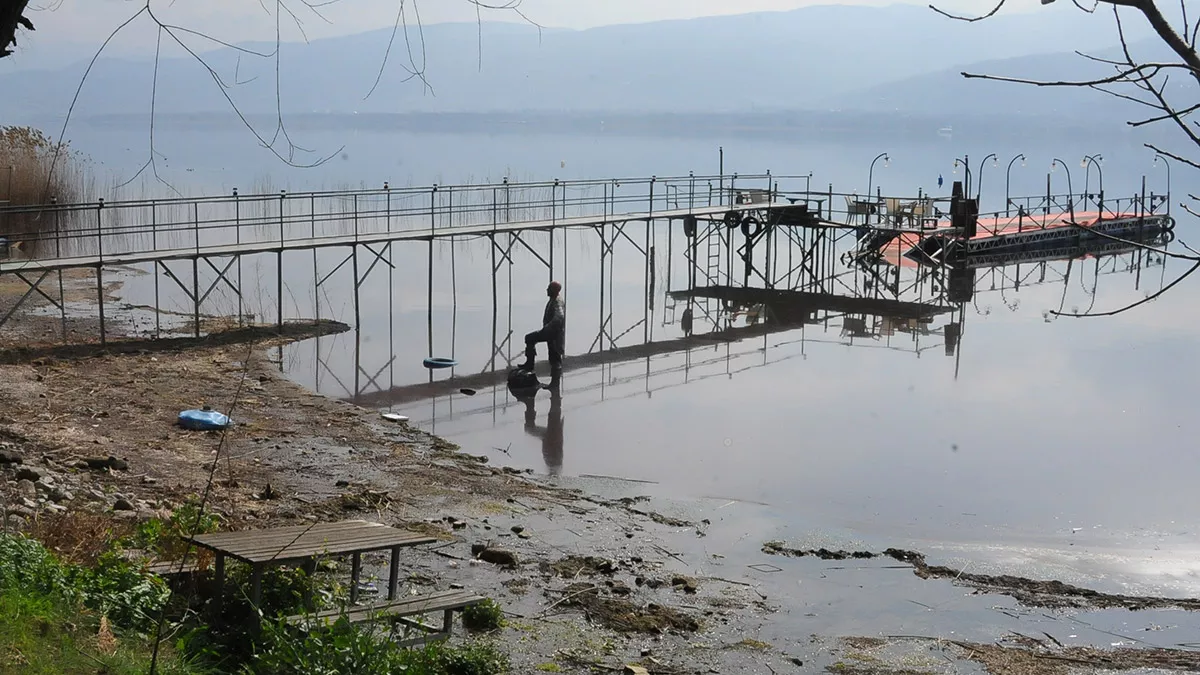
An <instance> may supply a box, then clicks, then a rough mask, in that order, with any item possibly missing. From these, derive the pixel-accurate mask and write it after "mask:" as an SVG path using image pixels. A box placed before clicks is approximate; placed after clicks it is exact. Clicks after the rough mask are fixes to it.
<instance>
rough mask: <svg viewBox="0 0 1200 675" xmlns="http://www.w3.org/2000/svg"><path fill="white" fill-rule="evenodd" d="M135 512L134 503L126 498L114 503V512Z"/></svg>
mask: <svg viewBox="0 0 1200 675" xmlns="http://www.w3.org/2000/svg"><path fill="white" fill-rule="evenodd" d="M133 510H134V506H133V503H132V502H130V501H129V500H128V499H126V498H124V497H121V498H119V499H117V501H115V502H113V511H133Z"/></svg>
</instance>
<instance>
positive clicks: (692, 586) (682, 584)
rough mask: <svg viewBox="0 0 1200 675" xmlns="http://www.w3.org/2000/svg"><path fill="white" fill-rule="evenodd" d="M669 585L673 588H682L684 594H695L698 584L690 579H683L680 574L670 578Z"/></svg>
mask: <svg viewBox="0 0 1200 675" xmlns="http://www.w3.org/2000/svg"><path fill="white" fill-rule="evenodd" d="M671 585H672V586H674V587H675V588H682V589H683V592H685V593H689V594H691V593H695V592H696V590H697V589H699V587H700V586H699V584H697V583H696V580H695V579H693V578H691V577H685V576H683V575H682V574H676V575H675V576H674V577H672V578H671Z"/></svg>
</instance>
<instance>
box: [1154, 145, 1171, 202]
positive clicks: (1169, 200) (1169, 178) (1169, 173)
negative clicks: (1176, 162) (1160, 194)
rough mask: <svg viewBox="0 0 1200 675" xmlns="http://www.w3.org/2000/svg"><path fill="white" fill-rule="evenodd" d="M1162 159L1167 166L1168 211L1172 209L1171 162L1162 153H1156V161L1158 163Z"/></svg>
mask: <svg viewBox="0 0 1200 675" xmlns="http://www.w3.org/2000/svg"><path fill="white" fill-rule="evenodd" d="M1160 159H1161V160H1162V162H1163V166H1165V167H1167V212H1168V213H1170V211H1171V162H1169V161H1168V160H1167V158H1166V157H1163V156H1162V155H1160V154H1155V155H1154V163H1155V164H1156V165H1157V164H1158V160H1160Z"/></svg>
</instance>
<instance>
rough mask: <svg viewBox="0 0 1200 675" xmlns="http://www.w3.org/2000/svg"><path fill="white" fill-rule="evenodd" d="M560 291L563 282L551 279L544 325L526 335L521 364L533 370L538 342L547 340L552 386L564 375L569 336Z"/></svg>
mask: <svg viewBox="0 0 1200 675" xmlns="http://www.w3.org/2000/svg"><path fill="white" fill-rule="evenodd" d="M560 293H562V284H560V283H558V282H557V281H551V282H550V285H549V286H547V287H546V295H547V296H549V298H550V300H549V301H548V302H546V311H545V312H543V313H542V327H541V329H539V330H535V331H533V332H532V333H530V334H528V335H526V336H525V363H522V364H521V365H520V366H519V367H520V368H523V369H526V370H533V364H534V361H535V360H536V359H537V343H539V342H545V343H546V350H547V351H549V352H550V384H551V385H552V386H553V385H556V384H558V378H559V377H560V376H561V375H562V359H563V349H564V347H565V345H566V337H567V314H566V307H565V305H564V304H563V301H562V299H561V298H559V297H558V296H559V294H560Z"/></svg>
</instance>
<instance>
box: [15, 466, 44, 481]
mask: <svg viewBox="0 0 1200 675" xmlns="http://www.w3.org/2000/svg"><path fill="white" fill-rule="evenodd" d="M41 477H42V473H41V472H40V471H38V470H37V469H34V468H32V467H28V466H23V467H21V468H20V469H17V480H27V481H29V482H31V483H32V482H33V481H36V480H38V479H39V478H41Z"/></svg>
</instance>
